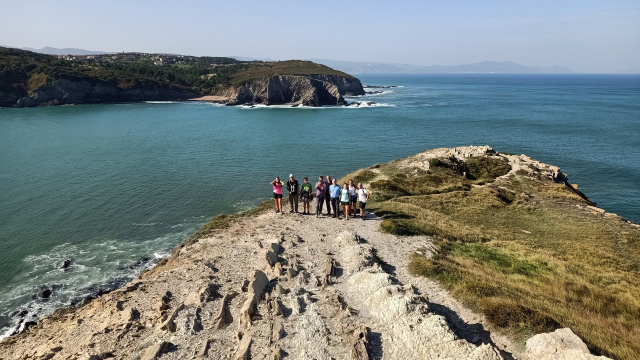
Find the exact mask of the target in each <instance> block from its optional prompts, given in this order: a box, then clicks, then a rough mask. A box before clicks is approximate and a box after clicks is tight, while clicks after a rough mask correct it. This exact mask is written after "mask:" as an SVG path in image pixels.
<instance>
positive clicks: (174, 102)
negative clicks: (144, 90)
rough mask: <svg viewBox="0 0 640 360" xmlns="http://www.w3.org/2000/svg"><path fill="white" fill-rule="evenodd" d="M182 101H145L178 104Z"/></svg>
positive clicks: (148, 102)
mask: <svg viewBox="0 0 640 360" xmlns="http://www.w3.org/2000/svg"><path fill="white" fill-rule="evenodd" d="M179 102H180V101H145V103H147V104H177V103H179Z"/></svg>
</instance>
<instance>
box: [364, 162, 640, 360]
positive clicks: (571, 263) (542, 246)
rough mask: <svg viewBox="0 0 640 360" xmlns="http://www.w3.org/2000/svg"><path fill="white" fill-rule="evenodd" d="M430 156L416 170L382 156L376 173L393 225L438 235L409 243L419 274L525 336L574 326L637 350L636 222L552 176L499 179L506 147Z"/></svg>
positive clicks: (377, 198) (381, 204) (376, 193)
mask: <svg viewBox="0 0 640 360" xmlns="http://www.w3.org/2000/svg"><path fill="white" fill-rule="evenodd" d="M430 165H431V167H430V171H429V173H424V172H423V173H421V172H419V171H417V172H412V173H410V174H407V171H405V172H404V174H403V172H402V169H401V168H398V166H397V162H394V163H389V164H383V165H378V166H377V168H376V172H377V173H379V174H380V176H378V177H377V178H378V179H384V180H376V177H372V176H371V174H369V173H367V177H368V178H369V179H370V180H372V182H371V184H370V188H371V189H372V190H373V196H372V201H371V203H370V205H369V207H370V208H371V209H372V210H373V211H374V212H376V213H377V214H379V215H382V216H384V217H385V218H386V219H385V220H384V221H382V223H381V228H382V230H383V231H386V232H389V233H395V234H401V235H410V234H427V235H432V236H434V238H435V239H436V245H437V248H438V253H437V254H435V255H434V256H433V257H432V258H431V259H427V258H425V257H423V256H421V255H417V254H413V255H411V259H410V260H411V261H410V271H411V272H412V273H413V274H417V275H423V276H428V277H430V278H434V279H436V280H438V281H439V282H440V283H441V284H442V285H443V286H445V287H446V288H447V289H449V290H450V291H451V293H452V294H453V295H454V296H455V297H456V298H458V299H459V300H461V301H462V302H464V303H465V304H467V305H468V306H470V307H471V308H474V309H476V310H477V311H480V312H482V313H483V314H484V315H485V316H486V317H487V319H488V320H489V321H490V322H491V323H492V324H493V325H494V326H495V327H497V328H500V329H502V330H503V331H505V332H507V333H511V334H512V335H513V336H514V338H515V339H516V340H523V339H525V338H527V337H529V336H531V335H533V334H535V333H539V332H547V331H552V330H554V329H555V328H559V327H570V328H571V329H572V330H573V331H574V332H575V333H576V334H577V335H578V336H580V337H581V338H582V339H583V340H584V341H585V342H586V343H587V345H588V346H589V347H590V349H591V350H592V351H593V352H594V353H596V354H602V355H607V356H611V357H614V358H617V359H637V358H638V357H639V355H640V276H639V275H640V231H639V230H638V229H637V228H635V227H633V226H632V225H631V224H628V223H626V222H624V221H622V220H621V219H619V218H617V217H605V216H602V215H594V214H592V213H590V212H589V211H588V209H587V208H586V205H588V204H589V202H588V200H586V199H584V198H583V196H581V194H580V193H578V192H576V191H575V190H573V189H572V188H571V187H569V186H567V185H565V184H557V183H554V182H552V181H551V180H548V179H546V178H544V177H542V176H530V175H527V174H526V173H525V172H518V173H516V174H515V175H510V176H509V177H507V178H501V179H500V180H499V181H494V180H495V179H496V178H497V177H498V176H500V175H503V174H505V173H506V172H508V171H509V168H508V167H507V166H505V163H504V162H500V160H499V159H495V158H493V159H489V160H486V159H483V158H471V159H469V160H468V161H466V162H465V163H464V164H460V163H458V164H451V163H448V162H447V161H446V160H440V161H439V162H438V161H432V163H431V164H430ZM368 171H370V170H368ZM370 172H371V171H370ZM463 175H465V176H463ZM483 183H486V185H484V186H481V187H478V186H473V185H476V184H483Z"/></svg>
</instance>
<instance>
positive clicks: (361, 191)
mask: <svg viewBox="0 0 640 360" xmlns="http://www.w3.org/2000/svg"><path fill="white" fill-rule="evenodd" d="M357 189H358V205H359V207H360V218H361V219H362V220H364V219H365V215H364V208H365V207H366V206H367V200H369V195H371V193H370V192H369V191H367V189H365V188H364V186H362V183H358V187H357Z"/></svg>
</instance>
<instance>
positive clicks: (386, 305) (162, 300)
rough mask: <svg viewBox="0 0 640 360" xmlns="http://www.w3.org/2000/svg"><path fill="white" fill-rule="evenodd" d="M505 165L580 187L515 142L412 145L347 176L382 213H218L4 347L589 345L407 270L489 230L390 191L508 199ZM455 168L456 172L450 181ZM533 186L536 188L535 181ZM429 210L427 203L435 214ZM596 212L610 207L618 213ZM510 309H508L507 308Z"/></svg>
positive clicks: (226, 351)
mask: <svg viewBox="0 0 640 360" xmlns="http://www.w3.org/2000/svg"><path fill="white" fill-rule="evenodd" d="M482 159H485V160H482ZM479 164H483V165H482V166H479ZM463 165H464V166H463ZM506 165H508V166H506ZM452 166H453V167H452ZM479 169H480V170H482V171H479ZM456 171H460V172H461V173H462V175H460V174H457V173H456ZM483 171H484V172H483ZM516 174H518V176H524V177H531V176H535V178H536V179H537V180H536V181H541V182H542V183H544V184H548V185H545V186H550V188H551V189H554V190H553V191H554V194H556V196H558V194H562V196H561V199H562V200H563V201H568V199H574V200H576V201H581V202H582V203H584V202H585V201H588V200H586V199H583V198H582V197H581V196H580V194H579V193H576V192H575V190H571V188H570V187H567V188H566V189H565V188H562V187H561V186H568V185H567V184H565V183H563V182H564V181H565V180H566V177H565V175H564V174H562V173H560V172H559V169H558V168H556V167H553V166H549V165H545V164H541V163H539V162H536V161H535V160H531V159H529V158H527V157H524V156H515V155H499V154H497V153H495V152H494V151H493V150H492V149H491V148H489V147H468V148H456V149H436V150H432V151H428V152H423V153H420V154H417V155H415V156H412V157H409V158H407V159H401V160H398V161H394V162H392V163H389V164H383V165H379V166H373V167H371V168H369V169H363V170H361V171H358V172H356V173H354V174H351V175H350V176H353V177H354V178H355V179H362V178H364V177H366V178H368V179H369V181H370V188H371V189H372V191H374V192H376V191H377V195H376V197H373V204H372V206H373V208H374V209H375V211H376V213H377V214H378V215H383V214H384V215H385V217H380V216H378V215H376V214H373V213H367V217H366V220H361V219H359V218H351V219H349V220H337V219H334V218H330V217H326V216H321V217H318V218H316V217H315V216H313V215H301V214H295V213H289V212H288V210H289V209H288V208H287V207H286V205H287V202H285V209H284V210H285V213H284V214H282V213H280V214H277V213H275V212H274V210H273V209H272V206H273V205H272V202H271V201H268V202H265V203H263V204H262V205H261V206H260V207H258V208H256V209H253V210H250V211H247V212H245V213H242V214H236V215H230V216H220V217H217V218H215V219H213V220H212V221H211V222H210V223H209V224H207V225H206V226H204V227H203V228H202V229H201V230H200V231H198V232H197V233H196V234H194V235H193V236H192V237H190V238H189V239H187V240H185V241H184V242H183V243H181V244H180V245H179V246H178V247H176V249H174V251H173V252H172V254H171V255H170V256H169V257H168V258H166V259H164V260H162V261H161V262H160V263H159V264H158V265H156V266H155V267H154V268H153V269H151V270H149V271H147V272H145V273H143V274H142V275H141V276H140V277H139V278H137V279H136V280H134V281H132V282H130V283H129V284H127V285H126V286H125V287H123V288H121V289H118V290H116V291H113V292H111V293H108V294H106V295H103V296H102V297H100V298H97V299H93V300H86V301H84V302H83V303H82V304H80V305H78V306H76V307H70V308H65V309H60V310H58V311H56V312H55V313H54V314H53V315H52V316H50V317H48V318H44V319H41V320H39V321H38V322H37V324H35V325H32V326H31V327H29V328H28V329H27V330H26V331H25V332H23V333H20V334H17V335H14V336H11V337H9V338H7V339H5V340H3V341H2V342H0V354H2V356H0V358H2V359H67V358H89V359H106V358H118V359H120V358H122V359H145V360H146V359H155V358H167V359H169V358H211V359H249V358H251V359H282V358H290V359H330V358H334V359H406V358H420V359H503V358H504V359H512V358H515V359H536V360H540V359H575V358H582V359H595V358H597V357H596V356H593V355H591V354H590V353H589V349H588V348H587V346H586V345H585V344H584V343H583V342H582V340H581V339H580V338H579V337H578V336H576V335H575V334H574V333H573V332H572V331H571V330H570V329H559V330H556V331H554V332H551V333H548V334H540V335H536V336H533V337H531V338H530V339H528V340H527V341H526V345H525V344H523V343H513V342H512V339H513V338H511V337H507V336H505V333H504V332H503V331H496V330H495V329H496V328H502V329H503V330H506V329H508V328H506V327H503V326H502V324H496V323H495V322H494V320H495V317H494V316H493V314H492V313H489V315H486V314H484V309H483V308H482V307H480V309H481V310H482V311H483V313H481V312H474V311H472V310H470V309H469V308H468V307H466V306H464V305H463V304H462V303H461V302H459V301H457V300H455V299H454V298H453V297H452V296H451V294H450V292H449V291H447V290H444V288H443V287H442V286H441V285H439V284H438V283H437V282H435V281H433V280H431V279H430V277H433V276H416V275H417V274H419V275H429V274H420V271H416V270H420V269H422V270H425V269H427V270H428V269H429V266H432V265H429V262H435V263H436V264H438V263H437V262H438V261H439V262H440V264H441V265H439V266H441V268H440V270H438V271H436V272H435V274H436V275H446V274H449V273H450V272H451V271H452V270H451V269H450V268H448V267H447V266H450V264H449V263H447V261H461V260H459V259H461V258H460V257H458V258H456V257H454V255H456V254H457V255H461V254H462V255H465V256H467V255H468V254H467V253H464V252H462V250H466V251H469V249H467V248H465V247H464V246H469V247H471V248H472V249H475V251H476V255H477V253H480V251H485V252H487V251H489V250H487V249H484V250H482V248H481V246H482V244H485V243H486V244H491V243H492V241H494V240H492V239H491V238H489V237H486V238H483V239H482V241H477V242H475V240H473V239H475V238H476V237H478V236H480V235H482V234H480V235H478V234H474V233H473V231H476V230H474V229H473V228H470V227H465V226H460V228H459V229H455V228H451V227H449V228H450V230H449V231H454V232H451V233H444V232H443V231H444V230H442V229H440V230H439V231H435V230H437V226H448V225H451V224H447V223H446V222H445V221H444V219H440V220H438V219H435V220H434V222H433V223H432V225H434V226H435V227H433V228H429V229H432V230H433V231H432V232H433V234H432V235H427V234H424V233H423V234H417V233H418V232H420V231H424V230H420V229H422V226H424V224H422V223H416V222H412V221H413V220H420V218H418V217H412V216H413V215H411V213H407V210H406V209H405V208H403V207H396V206H398V204H399V203H401V202H402V201H407V200H409V198H411V197H413V196H419V197H420V198H421V199H424V197H425V196H431V195H415V194H413V193H416V194H417V193H419V192H426V191H427V190H429V191H430V192H431V191H433V190H434V189H438V188H439V187H440V188H441V189H440V190H439V192H436V193H432V194H435V195H440V194H445V195H446V194H449V193H452V192H453V193H456V192H462V193H463V194H467V195H465V196H468V197H474V196H479V195H478V194H475V193H474V191H480V192H481V193H484V192H486V191H489V194H490V195H491V196H493V197H494V198H499V199H502V200H501V201H503V202H504V203H509V204H511V203H514V201H515V198H513V199H511V198H509V197H510V196H511V197H513V196H515V195H509V193H508V192H506V190H504V191H503V192H499V191H498V192H496V191H497V190H496V189H499V188H496V186H498V185H496V182H500V183H501V184H502V181H506V180H507V179H513V178H512V176H515V175H516ZM389 175H391V176H389ZM416 176H418V177H419V178H420V179H421V181H423V182H424V181H426V180H428V179H431V180H434V179H436V178H437V179H440V180H443V181H440V180H438V181H435V180H434V181H432V182H430V183H428V186H427V188H425V187H416V186H415V184H412V183H409V182H407V181H408V179H411V178H415V177H416ZM496 176H497V177H496ZM375 179H377V180H376V181H381V182H378V183H377V182H376V181H373V180H375ZM444 179H447V181H444ZM470 179H474V180H470ZM403 181H404V182H403ZM452 181H453V182H457V183H458V185H456V186H453V187H451V186H450V184H449V183H450V182H452ZM558 183H559V184H558ZM367 184H369V183H368V182H367ZM394 184H395V185H403V186H404V190H402V188H398V187H393V186H392V185H394ZM553 184H555V185H553ZM423 185H424V184H423ZM425 186H426V185H425ZM433 186H435V188H433ZM499 186H501V185H499ZM474 189H475V190H474ZM401 190H402V191H401ZM565 191H567V192H565ZM393 194H396V195H393ZM398 194H399V195H402V196H400V197H401V198H402V199H399V198H397V196H398ZM474 194H475V195H474ZM523 196H532V195H531V194H529V195H526V194H525V195H523ZM535 196H537V197H538V200H537V201H541V200H542V194H541V193H538V194H536V195H535ZM582 196H583V195H582ZM507 200H508V201H507ZM389 202H390V203H389ZM485 205H490V206H494V207H498V205H497V203H496V204H492V203H490V202H489V203H486V204H485ZM572 206H573V205H572ZM581 206H582V205H581ZM312 208H313V204H312ZM409 209H413V207H410V208H409ZM589 209H590V208H584V209H579V210H578V211H584V210H586V211H590V210H589ZM593 209H597V208H594V207H591V210H593ZM424 210H428V209H424ZM436 210H437V208H436V206H433V207H432V210H430V211H434V213H433V214H431V216H432V217H434V216H436V212H435V211H436ZM402 211H405V213H402ZM440 211H442V209H440ZM596 213H597V212H596ZM497 215H499V214H495V215H494V217H495V216H497ZM587 216H592V215H591V214H588V215H587ZM596 216H598V215H597V214H596ZM498 217H499V216H498ZM423 218H424V217H423ZM596 219H597V221H599V222H600V221H605V222H606V221H618V222H620V220H618V218H617V217H615V216H608V217H602V218H596ZM623 224H626V223H623ZM459 225H460V224H459ZM624 226H627V225H624ZM629 226H630V225H629ZM632 229H634V228H632V227H629V230H630V231H636V230H632ZM527 231H528V230H527ZM402 232H406V233H407V235H402V234H400V233H402ZM525 233H526V232H525ZM529 233H531V232H529ZM409 234H411V235H409ZM445 235H446V236H449V237H451V236H453V235H455V236H458V237H460V239H462V240H455V241H457V242H458V243H459V244H458V245H457V246H463V247H462V248H460V249H461V250H460V249H456V248H451V246H454V245H452V244H450V243H449V245H447V246H449V247H450V248H448V250H447V248H445V247H443V244H448V243H447V241H450V240H446V239H445V238H443V236H445ZM482 236H485V235H482ZM465 239H466V240H465ZM470 239H471V240H470ZM460 244H462V245H460ZM465 244H467V245H465ZM452 249H453V250H452ZM488 249H491V248H488ZM455 251H459V252H458V253H456V252H455ZM490 251H494V252H490ZM490 251H489V252H488V253H487V254H489V255H493V256H494V257H496V259H495V260H494V259H490V260H491V261H496V263H495V264H494V263H491V264H490V265H491V266H493V267H495V266H507V267H512V266H513V265H514V264H512V263H510V262H509V261H510V259H511V258H509V257H508V256H507V255H508V254H509V253H506V252H500V253H496V252H495V251H496V250H490ZM505 251H506V250H505ZM447 252H450V253H447ZM534 260H535V259H534ZM534 260H531V259H525V258H521V259H519V261H520V262H517V263H516V264H515V266H516V268H515V269H512V270H511V271H512V272H513V273H514V274H515V276H516V277H518V279H520V280H519V282H527V281H530V279H529V280H527V276H528V277H530V278H531V279H533V280H536V279H538V277H537V276H538V274H537V273H536V269H535V268H533V269H532V268H530V267H528V266H530V265H531V264H534V265H535V264H537V263H536V262H535V261H534ZM460 264H461V265H464V266H468V264H466V263H464V262H461V263H460ZM505 264H506V265H505ZM481 265H482V262H477V266H479V268H480V269H481ZM552 265H553V263H551V262H550V263H549V265H547V266H548V267H549V268H550V269H551V266H552ZM458 270H459V271H460V272H459V273H458V275H457V276H458V279H453V278H452V279H450V280H449V283H447V282H444V284H445V285H447V284H448V285H447V286H450V285H451V284H452V283H453V284H462V285H463V286H466V284H467V283H465V282H464V281H467V280H469V279H473V278H472V277H469V275H465V273H464V272H463V271H464V270H466V269H465V268H464V267H463V266H461V267H460V268H459V269H458ZM551 270H553V269H551ZM551 270H549V271H551ZM425 271H426V270H425ZM505 271H506V270H505ZM545 271H547V270H545ZM510 274H511V273H509V275H510ZM547 275H548V274H547ZM463 276H464V277H463ZM493 276H494V278H493V279H488V280H490V281H493V282H498V281H500V282H502V283H501V285H502V286H504V287H505V289H509V287H510V286H513V285H512V284H511V283H509V282H508V281H507V280H508V279H502V278H500V275H498V274H497V273H496V274H494V275H493ZM435 278H436V279H438V280H440V278H438V276H435ZM550 279H552V278H550ZM463 280H464V281H463ZM475 286H476V288H478V289H480V287H482V286H483V285H482V284H478V283H476V285H475ZM540 286H542V285H540ZM453 289H454V293H455V294H458V295H459V293H458V292H457V291H458V290H457V288H455V287H453ZM483 289H485V288H483ZM486 289H488V288H486ZM498 295H499V294H498V293H494V294H492V295H488V296H487V295H484V296H485V298H492V299H493V300H492V301H494V302H495V301H500V300H501V298H500V297H499V296H498ZM462 298H463V299H464V300H465V301H468V298H465V297H462ZM481 301H485V300H482V299H481ZM524 306H530V305H529V303H526V302H523V305H522V307H523V308H524ZM512 311H513V309H511V308H508V307H505V308H504V313H506V314H511V313H512ZM552 315H553V314H549V316H552ZM525 320H526V321H530V319H523V321H525ZM557 325H560V324H557ZM578 325H579V324H578ZM541 328H544V327H541ZM550 330H553V329H550Z"/></svg>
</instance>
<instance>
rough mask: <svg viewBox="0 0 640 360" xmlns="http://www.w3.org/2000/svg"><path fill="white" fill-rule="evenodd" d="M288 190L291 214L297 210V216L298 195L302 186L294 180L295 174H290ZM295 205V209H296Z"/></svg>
mask: <svg viewBox="0 0 640 360" xmlns="http://www.w3.org/2000/svg"><path fill="white" fill-rule="evenodd" d="M287 190H289V205H290V210H289V212H290V213H292V212H293V211H294V208H295V212H296V214H297V213H298V193H299V192H300V186H299V185H298V180H296V179H294V178H293V174H289V181H287ZM294 205H295V207H294Z"/></svg>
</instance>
